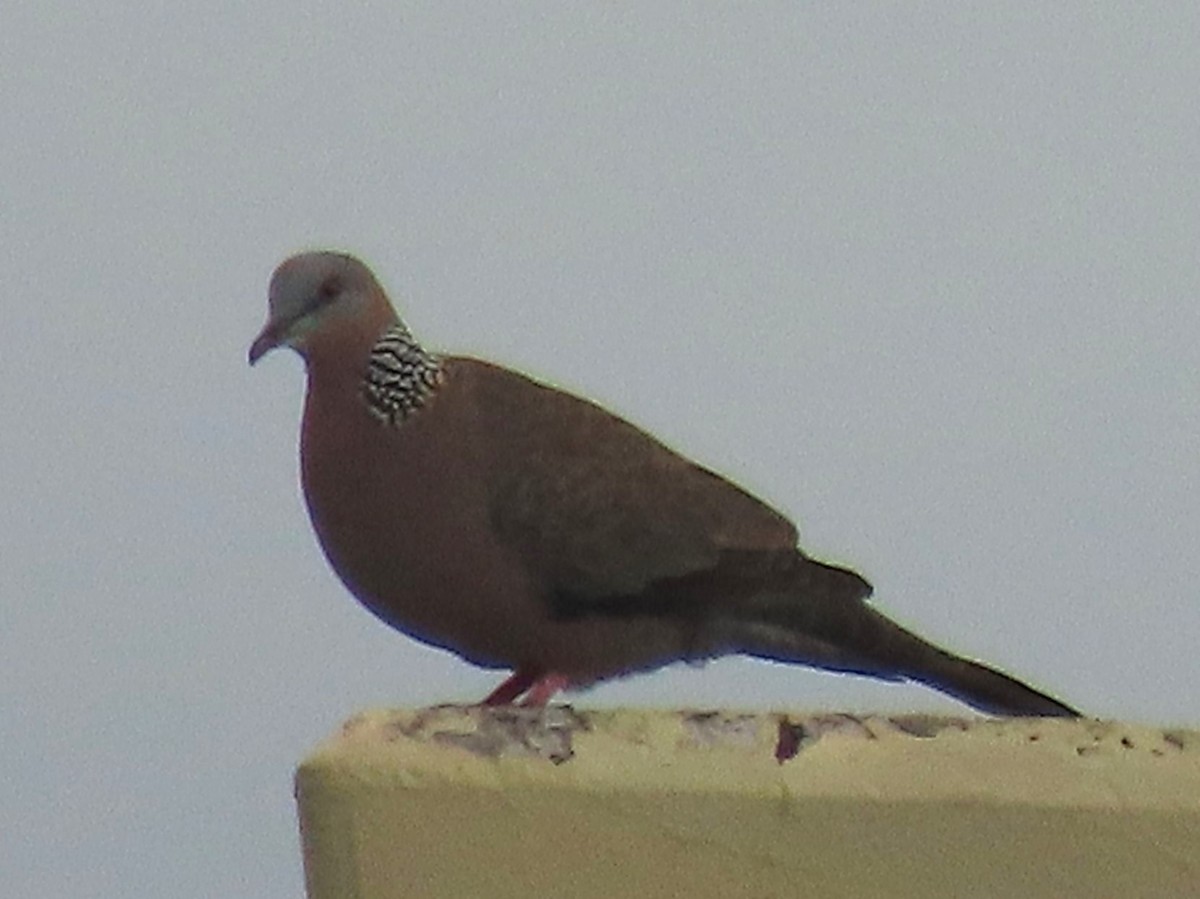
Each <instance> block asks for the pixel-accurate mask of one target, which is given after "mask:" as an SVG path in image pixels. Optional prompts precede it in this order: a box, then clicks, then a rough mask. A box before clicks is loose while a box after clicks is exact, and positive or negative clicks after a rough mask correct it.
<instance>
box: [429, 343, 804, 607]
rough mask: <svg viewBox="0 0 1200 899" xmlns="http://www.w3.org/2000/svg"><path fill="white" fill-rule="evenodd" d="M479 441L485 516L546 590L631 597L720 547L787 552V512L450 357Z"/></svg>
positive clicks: (499, 372) (551, 397) (514, 377)
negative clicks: (470, 404) (464, 386)
mask: <svg viewBox="0 0 1200 899" xmlns="http://www.w3.org/2000/svg"><path fill="white" fill-rule="evenodd" d="M451 364H452V366H453V367H454V369H455V376H456V377H460V376H464V375H465V376H466V377H468V378H469V379H470V380H471V382H472V384H471V393H472V394H473V399H474V404H475V406H476V408H475V415H476V416H478V420H477V424H478V425H479V427H478V429H477V433H478V434H479V437H480V439H481V440H486V441H487V443H488V446H487V447H486V449H483V448H482V447H481V449H483V452H482V456H483V457H485V458H486V459H488V460H489V461H488V464H489V468H490V470H489V479H488V480H489V486H488V492H489V501H490V508H489V511H490V515H491V518H492V523H493V525H494V527H495V530H496V533H497V535H498V536H499V538H500V540H501V541H502V542H503V543H505V544H507V545H509V546H510V547H512V548H513V549H514V550H515V551H516V552H517V553H518V554H519V555H520V557H521V558H522V560H523V561H524V562H525V564H526V566H527V568H528V570H530V571H531V572H534V573H535V574H536V575H537V576H538V577H540V578H542V579H543V580H544V583H545V584H546V586H547V588H548V589H550V590H552V591H554V592H556V593H561V594H565V595H574V596H579V597H581V598H586V597H602V596H632V595H636V594H639V593H641V592H642V591H643V589H644V588H645V587H646V586H647V585H649V584H651V583H654V582H657V581H661V580H664V579H670V578H680V577H685V576H687V575H689V574H693V573H696V572H699V571H704V570H707V569H711V568H713V567H714V566H716V564H717V562H718V561H719V558H720V555H721V553H722V551H725V550H749V551H762V552H766V553H774V552H787V553H791V552H794V551H795V547H796V530H795V527H794V526H793V525H792V524H791V522H789V521H788V520H787V519H786V518H784V517H783V516H782V515H780V514H779V513H778V512H776V511H775V510H774V509H772V508H770V507H769V506H767V505H766V504H765V503H763V502H761V501H760V500H758V499H755V498H754V497H753V496H751V495H750V494H748V493H746V492H745V491H744V490H742V489H741V488H739V487H737V486H735V485H733V484H731V483H730V482H728V481H726V480H724V479H723V478H721V477H719V476H718V475H716V474H714V473H713V472H711V471H708V470H707V469H705V468H702V467H700V466H698V465H696V464H695V463H693V462H691V461H689V460H687V459H685V458H683V457H682V456H680V455H678V454H677V453H675V452H673V451H672V450H670V449H668V448H667V447H665V446H664V445H663V444H661V443H660V442H659V441H657V440H655V439H654V438H653V437H651V436H650V435H649V434H647V433H646V432H644V431H642V430H640V429H638V428H636V427H634V426H633V425H631V424H629V423H628V422H626V421H624V420H622V419H620V418H618V417H616V416H615V415H613V414H611V413H610V412H607V411H605V410H604V409H602V408H600V407H599V406H597V405H595V404H593V403H591V402H588V401H587V400H583V399H580V398H578V397H575V396H572V395H570V394H567V393H563V392H562V391H559V390H556V389H554V388H551V387H548V386H546V385H543V384H539V383H537V382H535V381H532V380H530V379H529V378H526V377H524V376H523V375H520V374H517V373H516V372H512V371H509V370H507V369H503V368H499V367H496V366H493V365H489V364H487V363H484V362H479V361H476V360H469V359H454V360H451Z"/></svg>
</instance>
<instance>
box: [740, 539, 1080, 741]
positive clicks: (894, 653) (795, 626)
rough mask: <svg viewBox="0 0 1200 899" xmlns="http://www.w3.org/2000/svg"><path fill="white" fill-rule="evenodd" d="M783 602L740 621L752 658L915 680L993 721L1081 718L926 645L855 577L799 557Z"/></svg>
mask: <svg viewBox="0 0 1200 899" xmlns="http://www.w3.org/2000/svg"><path fill="white" fill-rule="evenodd" d="M791 580H792V585H791V589H789V590H788V591H787V594H785V595H783V596H781V595H779V594H774V595H773V596H766V597H758V598H756V599H755V600H753V601H751V602H750V603H747V604H745V605H742V606H741V608H740V609H739V614H738V616H737V618H738V621H737V624H738V628H737V630H738V632H739V635H740V639H739V645H740V649H741V652H743V653H745V654H746V655H752V656H757V657H759V658H764V659H774V660H776V661H781V662H791V663H800V664H805V665H812V666H815V667H818V668H824V669H827V670H830V671H846V672H852V673H855V674H865V675H868V676H870V677H876V678H880V679H883V680H893V681H895V680H913V681H919V682H920V683H923V684H927V685H928V686H930V687H933V688H935V689H937V690H940V691H942V692H943V693H946V694H949V695H950V696H953V697H955V698H956V699H959V700H961V701H963V702H965V703H967V704H968V705H971V706H974V707H975V708H976V709H979V710H980V711H982V712H986V713H988V714H992V715H1013V716H1036V717H1064V718H1077V717H1079V712H1077V711H1075V709H1073V708H1071V707H1070V706H1068V705H1065V704H1064V703H1062V702H1059V701H1058V700H1057V699H1055V698H1053V697H1052V696H1047V695H1046V694H1045V693H1041V692H1039V691H1038V690H1035V689H1033V688H1032V687H1030V686H1028V685H1027V684H1024V683H1022V682H1021V681H1019V680H1017V679H1016V678H1014V677H1010V676H1009V675H1007V674H1004V673H1003V672H1001V671H997V670H996V669H995V668H990V667H988V666H987V665H983V664H981V663H979V662H973V661H971V660H970V659H964V658H962V657H960V656H957V655H954V654H953V653H951V652H947V651H946V650H944V649H942V648H941V647H938V646H935V645H934V644H932V643H930V642H928V641H927V640H923V639H922V638H920V637H918V636H917V635H916V634H914V633H912V632H911V631H908V630H905V629H904V628H902V627H901V626H900V625H898V624H896V623H895V622H893V621H891V620H890V619H888V618H887V617H885V616H884V615H882V614H881V613H879V612H877V611H876V610H875V609H873V608H871V606H869V605H867V604H866V602H865V601H864V600H865V599H866V598H867V596H869V595H870V593H871V585H870V584H868V583H867V582H866V581H865V580H863V579H862V578H861V577H859V576H858V575H857V574H855V573H854V572H852V571H847V570H845V569H842V568H835V567H833V566H830V565H824V564H822V563H820V562H815V561H812V560H809V559H805V558H803V557H801V564H800V565H799V566H797V568H796V569H795V571H794V573H793V577H792V578H791Z"/></svg>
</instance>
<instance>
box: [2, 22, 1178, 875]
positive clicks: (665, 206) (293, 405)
mask: <svg viewBox="0 0 1200 899" xmlns="http://www.w3.org/2000/svg"><path fill="white" fill-rule="evenodd" d="M1198 45H1200V6H1197V5H1196V4H1195V3H1184V2H1179V3H1167V4H1156V5H1153V6H1152V7H1147V6H1145V5H1139V4H1129V5H1115V4H1093V3H1089V4H1083V3H1079V4H1075V3H1064V4H1052V5H1051V4H1044V3H1036V4H1035V3H1028V4H1023V3H1008V2H1005V3H976V4H950V3H943V4H900V5H897V4H837V5H836V7H831V6H830V5H828V4H821V5H811V6H810V5H804V6H801V5H800V4H790V3H770V4H768V3H764V4H757V5H753V6H751V5H748V4H739V5H736V6H735V5H732V4H729V5H725V4H720V5H718V4H694V5H688V6H687V7H682V6H671V5H667V4H657V5H651V4H636V5H634V4H629V5H608V4H606V5H604V6H600V5H592V6H586V7H581V6H575V5H572V6H567V5H558V4H554V5H551V4H511V3H489V4H472V5H467V4H451V3H429V4H410V3H394V2H389V3H374V4H366V5H363V6H361V7H352V6H350V5H342V4H333V3H328V4H315V3H305V2H301V3H290V4H273V5H265V4H264V5H258V6H243V7H237V8H235V7H229V8H227V9H223V10H215V9H214V8H212V7H209V6H192V7H188V6H185V5H182V4H150V3H141V2H130V3H124V4H117V5H107V6H106V5H104V4H92V5H91V6H90V7H86V8H85V7H82V5H80V4H58V3H53V2H50V3H41V4H32V3H28V4H20V5H17V4H9V6H8V7H7V8H6V9H5V11H4V12H3V13H2V14H0V59H2V60H3V62H2V64H0V126H2V130H0V259H2V260H3V261H2V265H0V271H3V273H4V279H5V287H6V290H5V299H4V300H3V301H0V302H2V303H3V319H2V321H3V327H2V328H0V379H2V383H3V388H2V389H0V415H2V416H3V427H2V429H0V462H2V464H3V475H2V478H0V490H2V491H3V493H2V498H0V557H2V559H3V561H2V562H0V672H2V676H3V688H2V690H0V745H2V746H3V750H2V752H3V772H2V774H0V832H3V834H4V836H3V838H0V883H3V884H4V892H5V893H6V894H8V895H13V896H56V897H75V896H79V897H91V896H117V895H120V896H136V897H140V896H146V897H151V896H154V897H158V896H179V897H192V896H195V897H202V896H204V897H207V896H263V897H285V896H297V895H300V893H301V891H302V880H301V870H300V854H299V849H298V838H297V835H296V826H295V816H294V809H293V804H292V798H291V777H292V769H293V766H294V765H295V763H296V762H297V761H298V760H299V759H300V758H301V757H302V756H303V754H304V753H305V751H306V750H308V749H309V748H310V747H312V746H313V745H314V744H315V743H316V742H317V741H318V740H319V739H321V738H323V737H324V736H326V735H327V734H328V733H330V732H331V731H332V730H333V729H334V728H335V727H336V726H337V725H338V723H339V722H340V721H341V720H342V719H343V718H345V717H347V716H349V715H350V714H351V713H352V712H354V711H355V710H356V709H359V708H361V707H365V706H379V705H408V706H411V705H422V704H429V703H435V702H442V701H450V700H464V701H465V700H473V699H478V698H480V697H482V696H483V695H484V694H485V693H486V692H487V691H488V690H489V689H490V688H491V687H492V686H494V685H495V683H496V682H497V680H498V677H497V675H496V674H495V673H488V672H482V671H478V670H476V669H472V668H470V667H469V666H467V665H466V664H464V663H462V662H460V661H459V660H457V659H456V658H454V657H452V656H449V655H446V654H444V653H441V652H437V651H433V650H429V649H425V648H422V647H420V646H418V645H417V644H415V643H413V642H411V641H409V640H407V639H406V638H404V637H401V636H399V635H397V634H395V633H392V632H390V631H388V630H387V629H386V628H385V627H383V626H382V625H380V624H377V623H376V622H375V621H374V620H373V619H372V618H371V617H370V616H369V615H368V614H367V613H366V612H364V611H362V610H361V609H360V608H359V607H358V606H357V605H356V604H355V603H354V602H353V601H352V600H351V599H350V598H349V596H348V594H346V592H345V591H344V590H343V588H342V587H341V586H340V585H339V584H338V583H337V582H336V581H335V580H334V578H333V577H332V575H331V574H330V572H329V571H328V570H327V568H326V566H325V563H324V561H323V559H322V557H321V555H320V553H319V551H318V549H317V547H316V544H315V542H314V539H313V537H312V535H311V531H310V528H309V524H308V521H307V518H306V515H305V512H304V509H303V505H302V502H301V499H300V496H299V491H298V485H297V471H296V468H297V464H296V437H297V425H298V420H299V411H300V402H301V396H302V390H303V376H302V367H301V364H300V362H299V360H298V359H297V358H296V357H294V356H289V355H283V354H280V355H277V356H272V357H270V358H269V359H268V360H267V361H266V362H265V364H262V365H260V366H259V367H257V368H256V369H255V370H254V371H253V372H252V371H251V370H250V369H249V368H247V366H246V362H245V354H246V348H247V346H248V344H249V342H250V340H251V338H252V337H253V335H254V334H255V332H256V331H257V330H258V328H259V326H260V325H261V323H262V320H263V317H264V315H265V302H266V299H265V297H266V283H267V279H268V277H269V275H270V273H271V270H272V268H273V267H274V265H275V264H276V263H277V262H278V261H279V260H280V259H282V258H283V257H284V256H285V255H287V254H289V253H291V252H293V251H296V250H298V249H304V248H312V247H324V246H333V247H339V248H344V249H348V250H352V251H354V252H356V253H358V254H360V255H361V256H363V258H364V259H366V260H367V261H368V263H369V264H371V265H372V266H373V267H374V268H375V270H376V271H377V273H378V274H379V275H380V277H381V279H382V280H383V281H384V282H385V284H387V285H388V287H389V288H390V290H391V291H392V294H393V296H394V297H395V298H396V299H397V300H398V302H399V303H400V305H401V309H402V312H403V313H404V314H405V315H406V317H407V319H408V321H409V322H410V324H411V325H412V326H413V328H414V330H415V331H416V332H417V333H418V334H419V335H421V336H423V337H424V338H425V339H426V340H427V342H428V343H429V344H431V345H432V346H435V347H444V348H453V349H455V350H458V351H464V352H470V353H475V354H479V355H483V356H486V357H488V358H492V359H496V360H500V361H503V362H505V363H507V364H510V365H513V366H515V367H518V368H521V369H523V370H526V371H528V372H530V373H533V374H535V375H538V376H542V377H547V378H551V379H553V380H555V381H556V382H557V383H559V384H562V385H564V386H567V387H570V388H572V389H574V390H577V391H579V392H582V393H584V394H586V395H588V396H591V397H593V398H596V399H598V400H600V401H602V402H604V403H605V404H606V405H608V406H610V407H611V408H613V409H615V410H617V411H619V412H621V413H623V414H625V415H627V416H628V417H631V418H632V419H634V420H635V421H637V422H638V423H640V424H642V425H643V426H646V427H648V428H649V429H650V430H652V431H654V432H656V433H658V434H659V435H660V436H662V437H663V438H664V439H666V440H667V441H668V442H669V443H671V444H673V445H674V446H677V447H679V448H681V449H684V450H685V451H686V452H687V453H688V454H689V455H692V456H693V457H695V458H697V459H699V460H701V461H703V462H705V463H707V464H709V465H711V466H713V467H715V468H717V469H718V470H720V471H723V472H725V473H727V474H729V475H730V476H732V477H734V478H735V479H736V480H738V481H740V482H741V483H743V484H744V485H746V486H747V487H749V488H750V489H752V490H754V491H756V492H758V493H759V494H760V495H762V496H763V497H764V498H766V499H768V500H770V501H771V502H772V503H774V504H775V505H777V506H778V507H780V508H782V509H784V510H787V511H788V512H789V513H791V514H792V515H794V516H795V517H796V519H797V521H798V524H799V526H800V530H801V539H802V544H803V545H804V546H805V547H806V548H807V549H809V550H810V551H811V552H813V553H814V554H816V555H818V556H821V557H824V558H829V559H834V560H840V561H843V562H846V563H849V564H852V565H854V566H855V567H857V568H858V569H859V570H861V571H862V572H863V573H864V574H866V575H867V576H868V577H869V578H870V579H871V580H872V581H873V582H874V583H875V586H876V601H877V602H878V603H879V604H880V605H881V606H882V607H883V608H885V609H887V610H888V611H889V612H891V613H893V614H894V615H895V616H896V617H897V618H899V619H900V620H901V621H902V622H905V623H907V624H909V625H911V626H913V627H915V628H916V629H918V630H919V631H921V632H922V633H924V634H926V635H928V636H930V637H932V638H934V639H937V640H939V641H941V642H943V643H945V644H946V645H948V646H950V647H953V648H955V649H958V650H960V651H963V652H966V653H970V654H974V655H977V656H980V657H982V658H985V659H987V660H989V661H992V662H994V663H996V664H999V665H1001V666H1002V667H1005V668H1006V669H1008V670H1010V671H1012V672H1014V673H1017V674H1019V675H1020V676H1022V677H1025V678H1028V679H1030V680H1031V681H1033V682H1034V683H1036V684H1038V685H1041V686H1043V687H1045V688H1047V689H1049V690H1051V691H1052V692H1054V693H1056V694H1058V695H1060V696H1062V697H1063V698H1064V699H1066V700H1068V701H1070V702H1072V703H1074V704H1077V705H1078V706H1079V707H1080V708H1082V709H1084V710H1086V711H1087V712H1089V713H1094V714H1096V715H1098V716H1104V717H1118V718H1128V719H1134V720H1138V721H1146V722H1161V723H1190V724H1193V725H1195V724H1197V723H1198V721H1200V714H1198V713H1197V706H1198V702H1200V699H1198V698H1200V657H1198V655H1197V650H1196V646H1197V637H1198V636H1200V605H1198V603H1197V597H1196V584H1197V581H1198V580H1200V577H1198V575H1200V554H1198V553H1197V547H1200V512H1198V509H1200V481H1198V479H1197V474H1196V471H1197V464H1198V463H1197V459H1198V454H1197V447H1198V446H1200V412H1198V404H1197V382H1198V377H1197V350H1196V343H1197V335H1198V334H1200V303H1198V302H1197V300H1198V297H1200V276H1198V274H1197V248H1198V247H1200V150H1198V147H1200V103H1198V102H1197V85H1200V56H1198V55H1197V53H1196V47H1197V46H1198ZM577 702H579V703H582V704H585V705H596V706H599V705H605V706H609V705H618V704H638V705H643V704H649V705H656V706H681V705H682V706H714V705H726V706H743V707H745V706H748V707H757V708H792V709H806V708H807V709H812V708H834V709H858V710H865V709H883V710H900V709H921V710H931V711H951V710H962V707H960V706H956V705H954V704H953V703H951V702H949V701H948V700H944V699H942V698H941V697H939V696H938V695H936V694H934V693H932V692H931V691H928V690H923V689H919V688H916V687H894V686H886V685H877V684H873V683H871V682H868V681H866V680H862V679H856V678H844V677H836V676H831V675H822V674H816V673H810V672H807V671H802V670H797V669H788V668H784V667H773V666H770V665H767V664H764V663H753V662H748V661H740V660H731V661H722V662H718V663H715V664H711V665H709V666H708V667H707V668H706V669H704V670H700V671H696V670H688V669H682V670H671V671H668V672H665V673H660V674H658V675H653V676H648V677H642V678H640V679H636V680H632V681H628V682H623V683H620V684H616V685H611V686H605V687H602V688H600V689H597V690H595V691H593V692H591V693H590V694H587V695H585V696H583V697H581V698H579V699H577ZM398 851H403V848H402V847H398Z"/></svg>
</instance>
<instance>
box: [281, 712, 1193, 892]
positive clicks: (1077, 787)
mask: <svg viewBox="0 0 1200 899" xmlns="http://www.w3.org/2000/svg"><path fill="white" fill-rule="evenodd" d="M781 735H782V736H783V738H784V739H783V740H782V745H781ZM777 756H784V757H787V758H785V759H784V760H783V761H780V760H779V759H778V758H777ZM788 756H790V757H788ZM297 797H298V801H299V806H300V818H301V828H302V834H303V838H304V851H305V866H306V873H307V877H308V885H309V895H310V897H311V899H332V897H339V899H340V897H356V899H375V897H385V896H386V897H392V896H397V897H399V896H429V897H456V899H457V897H472V896H487V897H508V896H512V897H522V899H529V897H543V896H554V897H567V899H569V897H593V896H595V897H600V896H605V897H613V896H621V897H623V896H636V897H639V899H641V897H646V899H653V897H674V896H687V897H689V899H696V897H707V896H713V897H717V896H720V897H772V896H781V897H782V896H820V897H839V896H847V897H851V896H853V897H876V896H878V897H889V899H890V897H909V896H911V897H922V899H929V897H940V896H954V897H962V896H982V897H992V896H1021V897H1038V896H1046V897H1071V896H1081V897H1082V896H1087V897H1089V899H1096V897H1101V899H1102V897H1106V896H1121V897H1137V896H1146V897H1172V896H1180V897H1183V896H1192V895H1197V896H1200V733H1197V732H1196V731H1187V730H1175V731H1168V730H1156V729H1151V728H1145V727H1135V726H1127V725H1123V724H1119V723H1107V722H1091V721H1082V722H1063V721H1028V720H1023V721H993V720H984V719H956V718H955V719H951V718H933V717H921V716H911V717H907V718H903V717H892V718H883V717H853V716H847V715H810V716H805V715H794V716H790V717H788V718H786V719H785V718H783V717H782V716H780V715H770V714H737V713H728V712H722V713H699V712H648V711H637V710H632V711H613V712H582V711H574V710H571V709H570V708H566V707H556V708H551V709H548V710H521V709H481V708H478V707H467V708H462V707H450V706H447V707H440V708H435V709H428V710H419V711H380V712H369V713H365V714H362V715H359V716H357V717H355V718H354V719H352V720H351V721H350V722H348V723H347V724H346V725H345V726H344V728H343V730H342V732H341V733H339V734H337V735H336V736H334V737H333V738H331V739H330V740H328V741H327V742H326V743H325V744H324V745H322V746H321V747H319V748H318V749H317V750H316V751H315V752H314V753H313V754H312V755H311V757H310V758H308V759H307V760H306V761H305V762H304V763H303V764H302V765H301V767H300V770H299V772H298V773H297Z"/></svg>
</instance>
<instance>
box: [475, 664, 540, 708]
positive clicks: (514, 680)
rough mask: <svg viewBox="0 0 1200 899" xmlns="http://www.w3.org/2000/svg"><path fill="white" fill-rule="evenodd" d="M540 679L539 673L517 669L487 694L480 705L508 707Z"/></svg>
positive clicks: (526, 669)
mask: <svg viewBox="0 0 1200 899" xmlns="http://www.w3.org/2000/svg"><path fill="white" fill-rule="evenodd" d="M540 677H541V672H540V671H537V670H530V669H528V668H518V669H517V670H516V671H514V672H513V673H512V674H511V675H509V677H508V679H507V680H506V681H504V683H502V684H501V685H500V686H498V687H497V688H496V689H495V690H493V691H492V692H491V693H489V694H488V695H487V698H485V699H484V700H483V702H481V703H480V705H510V704H511V703H512V701H513V700H514V699H516V698H517V697H518V696H520V695H521V694H522V693H524V692H525V691H526V690H528V689H529V688H530V687H532V686H534V684H535V683H536V682H537V681H538V678H540Z"/></svg>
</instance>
